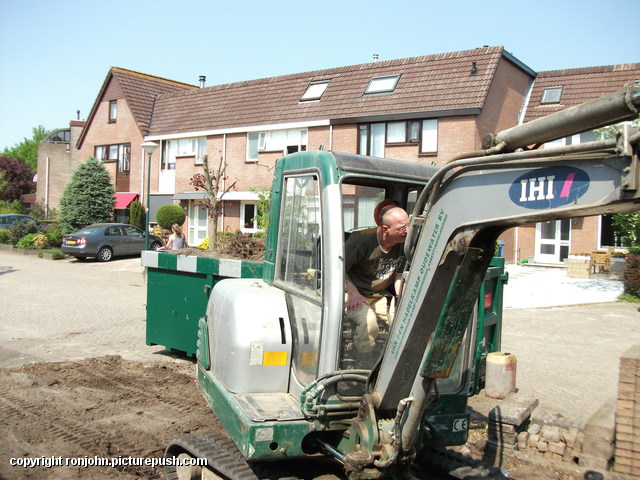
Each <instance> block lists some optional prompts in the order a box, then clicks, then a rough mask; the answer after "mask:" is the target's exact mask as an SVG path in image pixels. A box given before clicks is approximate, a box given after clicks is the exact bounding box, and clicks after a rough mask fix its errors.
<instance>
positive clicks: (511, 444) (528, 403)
mask: <svg viewBox="0 0 640 480" xmlns="http://www.w3.org/2000/svg"><path fill="white" fill-rule="evenodd" d="M537 406H538V400H537V399H535V400H533V401H532V400H527V399H522V398H519V397H518V396H517V395H516V394H513V393H512V394H511V395H509V396H507V398H506V399H505V400H503V401H502V402H501V403H500V405H498V406H496V407H494V408H493V409H492V410H491V411H490V412H489V426H488V437H489V438H488V440H489V445H490V446H493V447H503V448H508V449H511V450H518V449H519V447H518V442H519V441H521V440H520V439H521V435H522V434H523V433H526V430H527V428H528V426H529V423H530V421H531V412H533V410H534V409H535V408H536V407H537Z"/></svg>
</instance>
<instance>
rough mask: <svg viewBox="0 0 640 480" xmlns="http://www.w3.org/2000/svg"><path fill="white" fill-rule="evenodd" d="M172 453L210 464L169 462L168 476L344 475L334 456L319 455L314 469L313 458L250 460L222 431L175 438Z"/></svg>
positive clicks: (308, 479) (296, 478) (244, 479)
mask: <svg viewBox="0 0 640 480" xmlns="http://www.w3.org/2000/svg"><path fill="white" fill-rule="evenodd" d="M171 457H176V458H178V459H180V460H185V459H188V458H190V459H194V458H204V459H206V460H207V466H206V467H183V466H175V465H166V466H165V468H164V472H165V478H166V479H167V480H185V479H186V480H213V479H215V480H312V479H313V478H316V477H317V476H320V475H322V478H323V480H331V479H335V480H339V479H343V478H344V476H343V475H339V472H340V467H339V466H338V465H336V464H335V462H333V461H330V460H331V459H329V461H327V459H323V458H317V459H315V460H317V462H314V468H312V469H310V468H309V460H305V461H300V460H298V461H296V460H283V461H279V462H256V463H249V462H247V461H246V460H245V459H244V457H243V456H242V454H241V453H240V451H239V450H238V448H237V447H236V446H235V444H234V443H233V441H232V440H231V439H230V438H229V437H227V436H224V435H223V434H222V435H221V434H220V432H206V433H200V434H197V435H188V436H184V437H179V438H175V439H173V441H172V442H171V444H170V445H169V446H168V447H167V449H166V452H165V458H171ZM316 467H317V468H316ZM310 470H311V471H310Z"/></svg>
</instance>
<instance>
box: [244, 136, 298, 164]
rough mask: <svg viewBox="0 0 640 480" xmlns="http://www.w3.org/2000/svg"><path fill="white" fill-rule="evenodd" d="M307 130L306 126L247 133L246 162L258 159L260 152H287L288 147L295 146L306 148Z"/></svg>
mask: <svg viewBox="0 0 640 480" xmlns="http://www.w3.org/2000/svg"><path fill="white" fill-rule="evenodd" d="M308 138H309V131H308V129H306V128H293V129H288V130H269V131H265V132H249V133H247V155H246V162H247V163H255V162H257V161H258V155H259V154H260V152H283V153H287V148H288V147H297V151H298V152H300V151H303V150H306V149H307V142H308Z"/></svg>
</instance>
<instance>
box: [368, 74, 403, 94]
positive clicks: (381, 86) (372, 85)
mask: <svg viewBox="0 0 640 480" xmlns="http://www.w3.org/2000/svg"><path fill="white" fill-rule="evenodd" d="M399 80H400V74H396V75H384V76H381V77H373V78H372V79H371V80H370V81H369V84H368V85H367V89H366V90H365V91H364V93H365V95H372V94H376V93H391V92H395V90H396V87H397V86H398V81H399Z"/></svg>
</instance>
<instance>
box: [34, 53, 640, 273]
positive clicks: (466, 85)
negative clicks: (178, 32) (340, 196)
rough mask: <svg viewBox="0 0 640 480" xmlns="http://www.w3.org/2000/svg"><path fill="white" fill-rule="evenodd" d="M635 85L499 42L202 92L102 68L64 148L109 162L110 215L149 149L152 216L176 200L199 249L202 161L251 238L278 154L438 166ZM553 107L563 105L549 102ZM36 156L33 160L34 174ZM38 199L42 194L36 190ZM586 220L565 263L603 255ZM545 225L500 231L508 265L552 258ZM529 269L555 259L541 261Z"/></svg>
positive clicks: (629, 76) (362, 203) (138, 175)
mask: <svg viewBox="0 0 640 480" xmlns="http://www.w3.org/2000/svg"><path fill="white" fill-rule="evenodd" d="M635 78H638V64H632V65H622V66H621V65H618V66H611V67H597V68H594V69H575V70H563V71H554V72H542V73H540V74H536V73H535V72H533V71H532V70H531V69H529V68H528V67H527V66H526V65H524V64H523V63H522V62H521V61H519V60H518V59H517V58H515V57H513V56H512V55H511V54H509V53H508V52H506V51H505V50H504V48H503V47H483V48H478V49H474V50H468V51H460V52H451V53H443V54H436V55H427V56H422V57H413V58H405V59H399V60H389V61H381V62H377V61H373V62H371V63H365V64H360V65H353V66H347V67H340V68H333V69H326V70H318V71H312V72H304V73H296V74H291V75H284V76H279V77H270V78H263V79H257V80H249V81H244V82H237V83H231V84H225V85H217V86H212V87H204V85H203V84H202V83H201V85H200V88H198V87H196V86H195V85H188V84H184V83H180V82H174V81H172V80H167V79H163V78H159V77H154V76H151V75H146V74H142V73H138V72H132V71H130V70H125V69H120V68H111V69H110V71H109V74H108V75H107V78H106V79H105V82H104V84H103V85H102V88H101V90H100V93H99V95H98V97H97V99H96V102H95V104H94V106H93V108H92V110H91V113H90V115H89V117H88V119H87V122H86V126H85V128H84V129H83V130H82V131H81V133H80V135H79V137H78V141H77V142H75V143H73V142H72V144H71V145H72V146H75V147H76V150H77V152H75V153H74V155H75V157H74V158H75V161H76V162H79V161H84V160H86V159H87V158H88V157H90V156H96V157H98V158H101V159H102V160H103V161H104V162H105V164H106V165H107V168H108V169H109V172H110V173H111V176H112V178H113V181H114V185H116V189H117V191H118V196H119V198H118V201H119V206H124V207H125V208H126V205H127V202H128V201H130V200H131V199H132V198H135V197H136V196H138V195H139V196H140V198H141V200H142V201H143V203H144V201H145V200H146V193H145V188H146V167H145V159H144V155H143V152H142V149H141V147H140V144H141V143H142V142H143V141H153V142H156V143H158V145H159V146H160V148H158V149H157V150H156V152H155V153H154V154H153V157H152V161H151V176H150V205H151V208H150V216H151V221H152V222H153V221H154V220H155V211H156V210H157V208H158V207H159V206H160V205H163V204H166V203H179V204H181V205H182V206H183V207H184V208H185V210H186V211H187V224H186V225H185V226H186V231H187V232H188V240H189V243H190V244H191V245H197V244H198V243H199V242H200V241H201V240H202V239H203V238H204V236H205V235H206V225H207V221H208V219H207V214H206V213H207V212H206V211H204V209H203V208H202V207H200V206H199V205H198V199H200V198H202V194H201V193H200V192H196V191H195V190H194V188H193V187H192V186H191V185H190V183H189V180H190V179H191V177H192V176H193V174H194V173H197V172H201V171H202V159H203V157H204V155H208V158H209V159H210V163H211V164H212V165H217V163H218V161H219V160H220V158H222V159H223V160H224V161H225V162H226V163H227V165H228V170H227V177H228V181H230V182H231V181H237V185H236V188H235V189H234V191H232V192H230V193H229V194H227V195H225V208H224V212H223V213H222V216H221V217H220V219H219V222H218V225H219V228H220V230H226V231H236V230H243V231H254V230H255V229H256V224H255V222H254V221H253V219H254V217H255V214H256V201H257V199H258V195H257V193H256V189H269V188H270V185H271V179H272V169H273V165H274V163H275V160H276V159H277V158H278V157H280V156H281V155H283V154H286V153H290V152H295V151H299V150H305V149H318V148H324V149H327V150H328V149H331V150H335V151H342V152H348V153H361V154H366V155H373V156H380V157H387V158H396V159H401V160H407V161H413V162H420V163H426V164H435V165H441V164H443V163H444V162H446V161H447V160H449V159H451V158H452V157H453V156H455V155H457V154H459V153H461V152H467V151H472V150H476V149H478V148H480V145H481V139H482V137H483V136H484V135H485V134H486V133H490V132H497V131H500V130H503V129H506V128H509V127H512V126H514V125H516V124H518V123H521V122H522V121H525V122H526V121H530V120H532V119H533V118H536V117H537V116H540V115H545V114H547V113H551V112H552V111H555V110H558V109H562V108H566V107H567V106H571V105H574V104H577V103H580V102H582V101H586V100H589V99H591V98H595V97H598V96H600V95H602V94H606V93H609V92H611V91H615V90H617V89H619V88H620V87H621V86H622V84H624V83H629V81H632V80H633V79H635ZM552 87H553V88H556V90H554V92H556V93H557V87H562V95H561V96H560V97H553V96H551V97H549V98H545V99H544V100H543V94H544V95H550V94H545V91H546V90H545V89H547V88H552ZM554 98H559V100H558V101H551V100H553V99H554ZM585 138H587V136H585ZM562 141H577V139H575V138H574V139H570V140H566V139H564V140H562ZM582 141H584V140H582ZM72 150H73V148H72ZM41 160H42V157H41V156H40V155H39V162H38V163H39V168H40V162H41ZM69 168H71V167H69ZM69 168H66V172H59V171H58V170H57V169H51V172H55V173H54V175H60V176H61V177H62V176H63V175H65V174H66V175H68V177H69V178H70V175H71V173H72V171H73V170H74V169H75V168H73V169H71V170H69ZM39 183H40V182H39ZM60 183H61V184H62V185H63V183H62V182H60ZM58 190H59V189H58ZM38 193H39V198H40V186H39V190H38ZM60 193H61V192H60ZM358 193H359V195H354V207H353V209H354V212H353V215H357V214H358V212H360V213H362V214H366V213H367V212H370V210H371V208H372V203H373V202H374V201H375V199H374V198H371V197H367V195H366V192H364V193H365V194H362V193H363V192H358ZM50 195H51V193H50ZM51 198H54V197H51ZM58 198H59V195H58ZM120 213H124V211H122V212H120ZM594 221H595V222H596V225H598V228H599V225H600V223H599V222H600V220H599V219H595V220H594V219H583V220H572V221H570V222H571V224H572V229H571V246H570V247H568V246H567V245H565V243H566V240H564V238H565V237H566V234H565V233H562V232H566V225H564V224H562V222H559V224H560V226H559V227H558V228H559V231H560V232H561V233H560V234H559V235H560V239H562V240H561V241H562V242H565V243H563V244H562V245H561V246H562V249H561V251H562V252H563V254H564V253H567V248H565V247H568V248H570V249H571V251H576V248H578V245H580V247H579V249H580V250H582V251H591V250H594V249H595V248H596V245H597V247H599V246H601V245H600V244H599V243H597V242H596V240H594V238H595V232H596V230H597V229H593V228H591V230H588V229H587V228H586V227H585V225H592V224H593V222H594ZM564 222H565V223H566V222H569V221H564ZM555 229H556V224H554V225H552V226H551V227H550V226H549V225H546V226H545V225H527V226H522V227H519V228H518V229H512V230H509V231H508V232H506V233H505V234H504V235H503V237H502V239H503V240H504V241H505V242H506V245H505V249H504V252H505V257H506V258H507V260H508V261H515V260H521V259H524V258H529V257H536V254H535V252H536V250H538V251H540V252H541V253H540V254H542V252H543V251H544V252H546V251H548V250H549V248H550V247H548V246H544V245H547V244H548V242H547V243H545V242H544V240H547V238H546V236H549V235H550V234H549V233H548V232H549V231H551V230H553V231H555ZM598 231H599V230H598ZM537 232H547V233H537ZM589 232H591V233H589ZM554 238H555V237H554ZM588 239H590V240H588ZM558 241H560V240H558ZM582 242H586V243H584V246H583V245H582ZM589 242H591V243H589ZM557 252H560V248H558V249H557ZM545 255H548V254H545ZM536 260H537V261H540V262H542V261H544V262H545V263H549V262H552V260H553V259H551V258H550V257H540V255H538V256H537V257H536ZM558 261H561V256H560V257H559V259H558Z"/></svg>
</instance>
